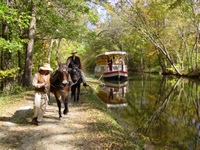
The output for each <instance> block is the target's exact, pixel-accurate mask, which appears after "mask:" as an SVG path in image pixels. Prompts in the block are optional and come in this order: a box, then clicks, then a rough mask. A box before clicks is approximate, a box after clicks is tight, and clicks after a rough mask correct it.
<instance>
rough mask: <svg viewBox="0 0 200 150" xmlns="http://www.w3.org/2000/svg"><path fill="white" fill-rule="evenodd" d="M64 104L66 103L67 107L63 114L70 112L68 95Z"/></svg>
mask: <svg viewBox="0 0 200 150" xmlns="http://www.w3.org/2000/svg"><path fill="white" fill-rule="evenodd" d="M64 105H65V109H64V111H63V114H67V113H68V112H69V110H68V97H67V98H65V100H64Z"/></svg>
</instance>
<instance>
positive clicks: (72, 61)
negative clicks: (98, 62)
mask: <svg viewBox="0 0 200 150" xmlns="http://www.w3.org/2000/svg"><path fill="white" fill-rule="evenodd" d="M76 53H77V52H76V51H75V50H73V51H72V53H71V54H72V56H70V57H68V59H67V64H68V67H69V68H72V65H73V64H75V65H76V66H78V68H79V70H80V72H81V77H82V81H83V86H84V87H86V86H89V85H88V84H87V83H86V79H85V75H84V73H83V71H82V66H81V60H80V58H79V57H78V56H76Z"/></svg>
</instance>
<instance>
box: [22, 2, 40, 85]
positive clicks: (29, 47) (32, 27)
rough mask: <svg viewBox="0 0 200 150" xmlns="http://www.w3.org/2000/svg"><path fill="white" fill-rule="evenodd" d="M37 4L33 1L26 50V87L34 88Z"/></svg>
mask: <svg viewBox="0 0 200 150" xmlns="http://www.w3.org/2000/svg"><path fill="white" fill-rule="evenodd" d="M36 2H37V1H35V0H32V1H31V17H32V18H31V21H30V26H29V34H28V38H29V42H28V45H27V50H26V62H25V69H24V83H23V85H24V86H27V87H30V86H32V65H33V48H34V38H35V30H36Z"/></svg>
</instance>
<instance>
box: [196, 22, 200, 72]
mask: <svg viewBox="0 0 200 150" xmlns="http://www.w3.org/2000/svg"><path fill="white" fill-rule="evenodd" d="M199 36H200V33H199V26H198V25H197V38H196V69H197V68H198V56H199V54H198V53H199Z"/></svg>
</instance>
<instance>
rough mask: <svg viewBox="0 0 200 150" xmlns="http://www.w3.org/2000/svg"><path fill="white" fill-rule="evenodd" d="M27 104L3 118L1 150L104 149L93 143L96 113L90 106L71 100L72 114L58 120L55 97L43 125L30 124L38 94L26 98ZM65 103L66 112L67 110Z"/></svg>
mask: <svg viewBox="0 0 200 150" xmlns="http://www.w3.org/2000/svg"><path fill="white" fill-rule="evenodd" d="M24 98H25V100H24V101H23V103H22V102H21V103H20V104H18V105H16V107H15V108H14V109H13V108H12V109H8V110H6V112H5V114H4V115H2V116H0V149H1V150H4V149H5V150H8V149H9V150H11V149H19V150H56V149H57V150H76V149H77V150H79V149H102V148H101V147H100V146H99V145H98V143H97V142H93V140H94V139H92V138H91V136H94V134H95V132H94V133H92V132H93V131H94V128H95V125H94V124H95V117H97V115H99V114H95V115H94V113H96V112H94V111H95V110H93V109H88V107H89V106H88V103H84V102H82V101H80V102H79V103H74V102H72V101H71V100H70V101H69V113H68V114H67V115H63V119H62V120H59V119H58V107H57V103H56V101H55V98H54V96H53V95H51V101H52V104H51V105H48V107H47V111H46V113H45V115H44V118H43V121H42V122H41V123H40V125H39V126H35V125H32V124H31V123H30V122H31V120H32V115H33V109H32V108H33V98H34V94H29V96H26V97H24ZM63 109H64V108H63V104H62V110H63Z"/></svg>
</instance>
